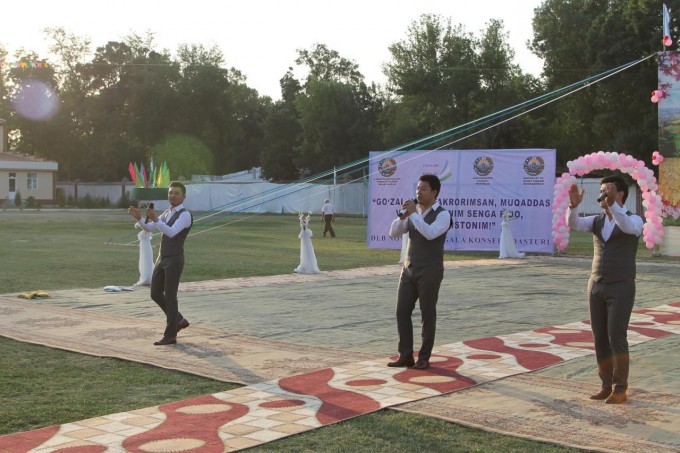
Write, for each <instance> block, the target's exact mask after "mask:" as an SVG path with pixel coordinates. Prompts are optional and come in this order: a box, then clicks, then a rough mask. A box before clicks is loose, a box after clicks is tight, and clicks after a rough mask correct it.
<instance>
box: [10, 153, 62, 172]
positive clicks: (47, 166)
mask: <svg viewBox="0 0 680 453" xmlns="http://www.w3.org/2000/svg"><path fill="white" fill-rule="evenodd" d="M58 169H59V164H57V163H56V162H52V161H49V160H45V159H42V158H39V157H35V156H27V155H23V154H14V153H0V170H52V171H57V170H58Z"/></svg>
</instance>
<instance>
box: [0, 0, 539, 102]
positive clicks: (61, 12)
mask: <svg viewBox="0 0 680 453" xmlns="http://www.w3.org/2000/svg"><path fill="white" fill-rule="evenodd" d="M541 3H542V0H486V1H483V2H482V1H469V0H344V1H342V2H323V1H311V0H296V1H288V2H286V1H281V0H279V1H277V0H244V1H241V2H235V1H224V0H223V1H220V0H210V1H207V0H193V1H186V0H185V1H181V2H180V1H176V0H163V1H158V0H118V1H116V2H97V1H92V0H63V1H60V2H55V1H44V0H36V1H25V2H20V3H19V2H16V3H14V5H16V6H14V7H12V8H9V7H8V5H4V7H3V10H4V11H5V12H9V11H10V10H11V17H12V19H11V20H9V19H8V18H7V17H6V18H5V20H3V21H2V26H1V27H0V43H2V44H3V45H4V46H5V47H6V48H7V50H8V51H9V52H10V57H9V58H8V59H9V60H10V61H12V57H13V55H14V52H15V51H16V50H17V49H19V48H22V47H23V48H26V49H29V50H35V51H36V52H38V53H39V54H40V55H41V56H43V57H44V56H48V52H47V47H48V42H47V41H46V40H45V36H44V33H43V32H42V30H43V29H44V28H45V27H63V28H65V29H66V31H67V32H70V33H74V34H76V35H78V36H82V37H87V38H89V39H90V40H91V41H92V44H93V50H94V48H95V47H97V46H100V45H103V44H105V43H106V42H108V41H118V40H122V39H123V38H124V37H125V36H127V35H129V34H130V33H137V34H140V35H141V34H144V33H146V32H147V31H150V32H153V33H154V35H155V37H156V44H157V45H158V47H159V48H161V49H168V50H170V51H171V52H172V53H173V54H174V51H175V50H176V48H177V45H178V44H182V43H189V44H203V45H204V46H205V47H207V48H209V47H212V46H213V45H217V46H219V48H220V49H221V50H222V52H223V54H224V57H225V61H226V65H227V66H229V67H235V68H236V69H238V70H240V71H241V72H242V73H243V74H244V75H245V76H246V77H247V84H248V86H250V87H252V88H255V89H256V90H257V91H258V92H259V93H260V94H261V95H268V96H271V97H272V98H274V99H279V98H280V88H279V79H280V78H281V77H282V76H283V75H284V74H285V72H286V70H287V68H288V67H289V66H294V60H295V58H296V56H297V53H296V49H310V48H311V47H312V46H313V45H314V44H315V43H321V44H326V45H327V46H328V47H329V48H330V49H333V50H336V51H338V52H339V53H340V55H341V56H342V57H344V58H347V59H349V60H353V61H354V62H356V63H357V64H358V65H359V70H360V71H361V72H362V74H364V76H365V77H366V81H367V82H368V83H370V82H376V83H381V84H382V83H384V82H385V76H384V75H383V74H382V65H383V64H384V63H385V62H387V61H389V59H390V54H389V51H388V46H389V45H391V44H393V43H395V42H397V41H400V40H403V39H405V38H406V36H407V29H408V26H409V25H410V24H411V23H412V22H413V21H414V20H417V19H418V18H419V17H420V15H421V14H426V13H430V14H438V15H441V16H443V17H445V18H450V19H451V22H452V24H454V25H457V24H462V25H464V27H465V29H466V31H468V32H471V33H473V34H475V35H476V36H479V33H480V30H482V29H484V28H485V25H486V24H487V22H488V21H489V20H490V19H501V20H503V22H504V24H505V30H506V32H508V33H509V35H510V44H511V46H512V47H513V49H514V50H515V53H516V63H518V64H519V65H520V67H521V68H522V70H523V71H525V72H529V73H532V74H534V75H539V74H540V71H541V66H542V62H541V61H540V60H539V59H538V58H536V57H535V56H533V55H532V54H531V53H530V52H529V51H528V50H527V49H526V42H527V40H530V39H531V38H532V28H531V20H532V18H533V15H534V8H536V7H537V6H539V5H540V4H541Z"/></svg>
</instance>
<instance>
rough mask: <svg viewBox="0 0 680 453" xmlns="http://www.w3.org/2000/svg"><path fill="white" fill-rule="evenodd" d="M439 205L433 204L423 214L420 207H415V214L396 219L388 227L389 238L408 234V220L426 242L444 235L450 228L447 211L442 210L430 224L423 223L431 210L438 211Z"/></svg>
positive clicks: (449, 218)
mask: <svg viewBox="0 0 680 453" xmlns="http://www.w3.org/2000/svg"><path fill="white" fill-rule="evenodd" d="M438 208H439V203H435V204H433V205H432V206H430V207H429V208H427V209H426V210H425V211H424V212H423V211H421V209H422V207H421V206H420V205H416V212H414V213H413V214H411V215H410V216H408V217H405V218H404V219H400V218H398V217H397V218H396V219H394V221H393V222H392V224H391V225H390V237H393V238H397V237H400V236H401V235H402V234H404V233H408V220H409V219H411V223H413V226H414V227H415V228H416V230H418V232H419V233H420V234H422V235H423V236H424V237H425V238H426V239H427V240H430V241H431V240H432V239H434V238H438V237H439V236H441V235H442V234H444V233H446V232H447V231H448V230H449V227H450V226H451V214H449V211H447V210H443V211H442V212H440V213H439V214H437V218H436V219H434V222H432V223H431V224H429V223H427V222H426V221H425V216H427V214H429V212H430V211H431V210H433V209H438Z"/></svg>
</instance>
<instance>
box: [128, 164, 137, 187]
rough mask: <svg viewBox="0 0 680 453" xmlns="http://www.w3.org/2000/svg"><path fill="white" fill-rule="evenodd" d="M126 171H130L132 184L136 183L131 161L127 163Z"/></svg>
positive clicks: (135, 174)
mask: <svg viewBox="0 0 680 453" xmlns="http://www.w3.org/2000/svg"><path fill="white" fill-rule="evenodd" d="M128 171H129V172H130V178H131V179H132V184H134V185H137V173H135V166H134V165H132V162H130V165H128Z"/></svg>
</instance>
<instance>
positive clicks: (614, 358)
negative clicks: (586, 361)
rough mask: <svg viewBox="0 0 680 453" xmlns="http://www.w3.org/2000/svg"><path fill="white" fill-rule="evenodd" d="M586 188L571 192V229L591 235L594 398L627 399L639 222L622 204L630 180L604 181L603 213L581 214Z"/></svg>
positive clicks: (611, 178) (616, 177)
mask: <svg viewBox="0 0 680 453" xmlns="http://www.w3.org/2000/svg"><path fill="white" fill-rule="evenodd" d="M584 192H585V190H581V192H579V191H578V188H577V187H576V185H572V186H571V188H570V190H569V209H568V210H567V216H568V222H569V227H570V228H572V229H574V230H577V231H590V232H592V233H593V265H592V271H591V274H590V280H589V281H588V299H589V305H590V324H591V328H592V330H593V339H594V342H595V356H596V358H597V371H598V374H599V376H600V380H601V381H602V389H601V390H600V391H599V392H598V393H596V394H594V395H592V396H591V397H590V398H591V399H594V400H605V402H606V403H608V404H620V403H623V402H624V401H626V399H627V396H626V390H627V388H628V367H629V353H628V338H627V333H628V322H629V321H630V315H631V312H632V311H633V303H634V302H635V272H636V269H635V255H636V253H637V248H638V242H639V237H640V235H641V234H642V227H643V224H644V222H643V220H642V218H641V217H640V216H638V215H635V214H632V213H630V212H629V211H628V210H627V209H626V208H625V207H624V203H625V202H626V198H628V184H626V182H625V181H624V179H623V178H622V177H621V176H619V175H614V176H607V177H605V178H603V179H602V181H601V186H600V197H599V198H598V201H599V202H600V206H601V207H602V211H603V212H602V214H599V215H593V216H587V217H579V216H578V214H577V212H576V208H577V207H578V205H579V204H581V201H583V194H584Z"/></svg>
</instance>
